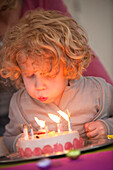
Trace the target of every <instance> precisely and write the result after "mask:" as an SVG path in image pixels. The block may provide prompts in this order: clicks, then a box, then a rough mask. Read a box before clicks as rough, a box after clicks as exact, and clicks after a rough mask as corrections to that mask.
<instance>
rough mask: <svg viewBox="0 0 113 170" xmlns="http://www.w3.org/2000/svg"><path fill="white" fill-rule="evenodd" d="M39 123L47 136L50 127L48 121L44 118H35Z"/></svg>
mask: <svg viewBox="0 0 113 170" xmlns="http://www.w3.org/2000/svg"><path fill="white" fill-rule="evenodd" d="M34 119H35V121H36V122H37V124H38V125H39V126H40V129H41V130H42V131H43V130H44V131H45V132H46V136H48V127H47V126H46V122H45V121H44V120H39V119H38V118H37V117H35V118H34Z"/></svg>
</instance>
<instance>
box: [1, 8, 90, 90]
mask: <svg viewBox="0 0 113 170" xmlns="http://www.w3.org/2000/svg"><path fill="white" fill-rule="evenodd" d="M91 55H92V54H91V52H90V48H89V46H88V40H87V35H86V33H85V31H84V30H83V29H82V28H81V27H80V26H79V25H78V24H77V22H76V21H75V20H74V19H73V18H70V17H67V16H64V15H63V14H62V13H61V12H58V11H51V10H49V11H44V10H42V9H36V10H34V11H29V12H27V13H26V15H25V16H24V17H23V18H22V19H21V20H20V22H19V23H18V24H17V25H16V26H14V27H12V28H11V29H10V30H9V31H8V32H7V34H6V37H5V39H4V45H3V48H2V50H1V52H0V56H1V57H2V61H1V63H2V64H1V76H2V77H5V78H10V79H11V80H13V81H14V83H15V85H16V87H18V88H21V87H23V86H24V84H23V81H22V77H21V70H20V68H19V64H18V63H19V62H26V61H27V59H28V58H31V59H33V60H34V62H37V63H38V62H39V61H40V63H41V64H42V65H43V64H44V62H45V60H46V59H48V60H49V65H50V69H49V71H48V73H50V72H51V70H52V69H53V67H56V66H60V63H61V62H62V63H63V64H64V76H65V77H66V78H67V79H78V78H79V77H80V76H81V74H82V72H83V70H84V69H86V68H87V67H88V65H89V63H90V61H91ZM43 72H44V71H43ZM57 73H58V72H56V74H57ZM44 74H45V72H44ZM46 74H47V72H46Z"/></svg>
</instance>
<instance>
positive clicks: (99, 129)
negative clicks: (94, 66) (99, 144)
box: [84, 81, 113, 139]
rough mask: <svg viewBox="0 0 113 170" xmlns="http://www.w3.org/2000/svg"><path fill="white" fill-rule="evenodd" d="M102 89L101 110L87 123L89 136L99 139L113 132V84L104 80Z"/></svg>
mask: <svg viewBox="0 0 113 170" xmlns="http://www.w3.org/2000/svg"><path fill="white" fill-rule="evenodd" d="M101 85H102V88H99V89H101V90H100V94H101V96H103V97H102V98H101V97H100V99H101V101H100V103H101V104H103V105H101V106H100V108H101V110H100V112H99V114H98V115H97V118H95V119H94V120H93V121H91V122H87V123H86V124H85V126H84V127H85V130H86V133H87V136H88V137H89V138H94V139H99V138H107V135H112V134H113V86H112V85H110V84H107V83H106V82H105V81H103V82H102V84H101Z"/></svg>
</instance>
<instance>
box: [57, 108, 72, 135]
mask: <svg viewBox="0 0 113 170" xmlns="http://www.w3.org/2000/svg"><path fill="white" fill-rule="evenodd" d="M57 112H58V113H59V114H60V116H62V117H63V118H64V119H65V120H66V121H67V122H68V130H69V132H72V126H71V121H70V113H69V110H68V109H67V114H66V113H65V112H63V111H61V110H59V111H57Z"/></svg>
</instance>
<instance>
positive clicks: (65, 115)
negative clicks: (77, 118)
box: [57, 110, 69, 121]
mask: <svg viewBox="0 0 113 170" xmlns="http://www.w3.org/2000/svg"><path fill="white" fill-rule="evenodd" d="M57 112H58V113H59V114H60V115H61V116H62V117H63V118H64V119H65V120H66V121H69V116H68V115H67V114H66V113H65V112H63V111H61V110H59V111H57Z"/></svg>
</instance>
